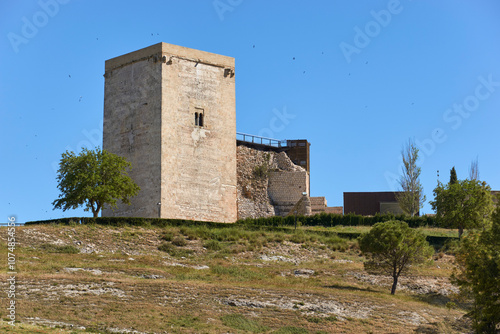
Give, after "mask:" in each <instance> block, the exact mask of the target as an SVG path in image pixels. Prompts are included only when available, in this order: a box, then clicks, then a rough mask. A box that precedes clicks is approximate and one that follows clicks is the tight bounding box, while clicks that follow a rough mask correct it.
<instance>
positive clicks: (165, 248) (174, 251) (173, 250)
mask: <svg viewBox="0 0 500 334" xmlns="http://www.w3.org/2000/svg"><path fill="white" fill-rule="evenodd" d="M158 250H160V251H162V252H165V253H167V254H168V255H170V256H173V257H178V256H188V255H190V254H192V253H193V251H192V250H190V249H179V248H177V247H175V246H174V245H172V244H171V243H169V242H164V243H162V244H161V245H160V246H158Z"/></svg>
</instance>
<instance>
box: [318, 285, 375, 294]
mask: <svg viewBox="0 0 500 334" xmlns="http://www.w3.org/2000/svg"><path fill="white" fill-rule="evenodd" d="M324 288H327V289H336V290H347V291H363V292H375V293H380V291H378V290H374V289H372V288H358V287H357V286H345V285H340V284H332V285H325V286H324Z"/></svg>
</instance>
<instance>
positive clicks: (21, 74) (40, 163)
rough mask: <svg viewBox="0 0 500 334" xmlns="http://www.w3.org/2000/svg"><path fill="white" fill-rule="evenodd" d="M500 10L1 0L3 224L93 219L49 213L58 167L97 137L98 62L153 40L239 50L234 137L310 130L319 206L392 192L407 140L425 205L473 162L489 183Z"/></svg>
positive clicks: (486, 6) (392, 4) (496, 182)
mask: <svg viewBox="0 0 500 334" xmlns="http://www.w3.org/2000/svg"><path fill="white" fill-rule="evenodd" d="M499 18H500V2H498V1H496V0H479V1H457V0H453V1H452V0H445V1H433V0H413V1H410V0H401V1H392V0H391V1H387V0H382V1H351V0H344V1H333V0H332V1H326V0H324V1H307V2H306V1H291V0H287V1H267V0H266V1H263V0H216V1H213V0H197V1H194V0H193V1H172V0H168V1H147V0H146V1H126V0H120V1H118V0H117V1H95V0H92V1H91V0H86V1H83V0H64V1H63V0H59V1H56V0H41V1H29V0H23V1H17V0H16V1H15V0H2V1H1V2H0V36H1V38H0V50H1V53H0V55H1V58H0V59H1V61H0V115H1V118H0V143H1V144H0V145H1V146H0V147H1V157H2V163H1V165H0V178H1V183H0V189H1V192H0V212H1V214H2V219H1V220H0V221H7V217H8V216H10V215H16V216H17V219H18V221H20V222H24V221H30V220H39V219H49V218H56V217H71V216H82V215H87V216H90V215H91V214H90V213H89V212H84V211H83V210H74V211H66V212H62V211H60V210H56V211H54V210H52V205H51V202H52V201H53V200H54V199H56V198H57V196H58V189H57V182H56V169H57V163H58V161H59V159H60V157H61V154H62V153H63V152H64V151H65V150H67V149H70V150H74V151H76V152H78V151H79V150H80V148H81V147H82V146H87V147H91V148H92V147H94V146H95V145H102V117H103V116H102V115H103V97H104V78H103V74H104V61H105V60H106V59H110V58H113V57H116V56H119V55H122V54H124V53H127V52H131V51H134V50H137V49H140V48H143V47H146V46H149V45H152V44H155V43H158V42H166V43H172V44H177V45H182V46H186V47H189V48H195V49H200V50H204V51H209V52H213V53H218V54H223V55H227V56H231V57H234V58H236V112H237V129H238V131H240V132H246V133H251V134H263V135H266V136H272V137H274V138H277V139H308V140H309V141H310V143H311V195H312V196H326V198H327V200H328V204H329V205H330V206H340V205H343V203H342V202H343V192H350V191H390V190H396V186H397V184H396V183H395V182H394V179H395V177H397V174H399V173H400V151H401V148H402V146H403V144H404V143H405V142H406V141H407V140H408V139H409V138H415V140H416V141H417V142H418V143H419V144H420V145H421V152H420V153H421V158H422V159H421V167H422V175H421V181H422V184H423V187H424V190H425V193H426V195H427V199H428V200H431V199H432V190H433V188H434V187H435V186H436V178H437V175H436V172H437V170H439V171H440V175H441V176H440V179H441V180H442V181H447V180H448V179H449V170H450V169H451V168H452V167H453V166H455V167H456V169H457V173H458V177H459V178H460V179H463V178H466V177H467V175H468V168H469V165H470V162H471V161H472V160H473V159H475V158H476V157H478V160H479V170H480V177H481V179H482V180H484V181H486V182H488V183H489V184H490V185H491V187H492V188H493V189H500V175H499V165H500V160H499V159H500V155H499V150H500V145H499V142H500V140H499V137H498V135H497V134H498V128H499V125H500V122H499V121H500V113H499V112H500V43H499V36H500V19H499ZM422 211H423V212H424V213H430V212H431V209H430V206H429V205H428V204H426V205H425V207H424V209H423V210H422Z"/></svg>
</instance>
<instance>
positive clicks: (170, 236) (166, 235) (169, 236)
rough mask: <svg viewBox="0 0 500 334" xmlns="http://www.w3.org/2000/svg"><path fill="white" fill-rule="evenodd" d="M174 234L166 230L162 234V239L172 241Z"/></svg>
mask: <svg viewBox="0 0 500 334" xmlns="http://www.w3.org/2000/svg"><path fill="white" fill-rule="evenodd" d="M173 238H174V234H173V233H172V232H170V231H169V232H165V233H163V234H162V235H161V237H160V239H161V240H163V241H172V239H173Z"/></svg>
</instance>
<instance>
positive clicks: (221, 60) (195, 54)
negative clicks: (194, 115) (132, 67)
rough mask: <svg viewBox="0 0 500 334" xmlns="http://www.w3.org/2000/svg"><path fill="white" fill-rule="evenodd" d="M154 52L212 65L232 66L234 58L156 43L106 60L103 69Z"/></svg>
mask: <svg viewBox="0 0 500 334" xmlns="http://www.w3.org/2000/svg"><path fill="white" fill-rule="evenodd" d="M156 54H158V55H160V54H161V55H162V56H166V57H167V58H168V57H169V56H174V57H179V58H183V59H189V60H193V61H197V62H201V63H205V64H210V65H214V66H219V67H229V68H234V58H232V57H228V56H222V55H219V54H216V53H210V52H206V51H200V50H196V49H190V48H186V47H183V46H179V45H174V44H168V43H158V44H154V45H151V46H148V47H146V48H144V49H140V50H137V51H133V52H130V53H126V54H124V55H121V56H118V57H115V58H111V59H109V60H106V63H105V71H106V72H107V71H110V70H113V69H115V68H118V67H121V66H124V65H126V64H129V63H133V62H136V61H139V60H141V59H145V58H148V57H151V56H153V55H156Z"/></svg>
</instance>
